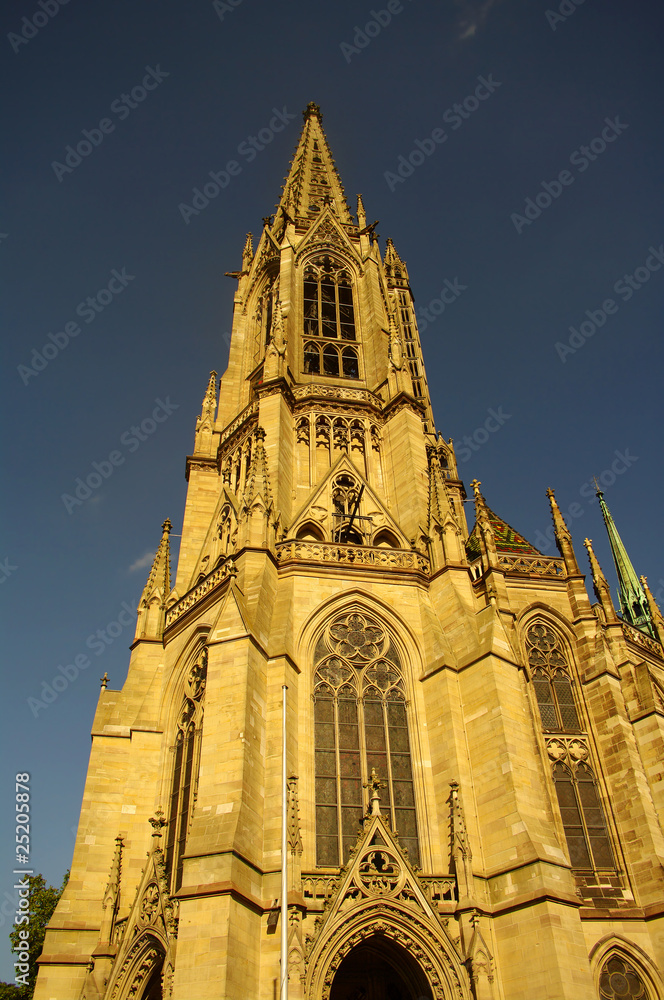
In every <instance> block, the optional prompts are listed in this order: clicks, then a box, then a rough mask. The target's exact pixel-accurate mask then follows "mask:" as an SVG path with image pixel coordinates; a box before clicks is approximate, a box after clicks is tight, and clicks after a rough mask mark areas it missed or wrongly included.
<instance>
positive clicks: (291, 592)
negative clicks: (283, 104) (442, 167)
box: [35, 104, 664, 1000]
mask: <svg viewBox="0 0 664 1000" xmlns="http://www.w3.org/2000/svg"><path fill="white" fill-rule="evenodd" d="M238 250H239V248H238ZM231 277H232V278H233V279H234V280H236V282H237V290H236V293H235V298H234V314H233V327H232V338H231V345H230V354H229V361H228V367H227V369H226V371H225V373H224V374H223V375H222V377H221V379H220V380H218V378H217V375H216V373H215V372H212V373H211V375H210V379H209V383H208V385H207V389H206V391H205V394H204V398H203V403H202V409H201V413H200V416H199V417H198V419H197V420H196V426H195V439H194V446H193V451H192V454H191V455H190V456H189V457H188V458H187V479H188V492H187V500H186V507H185V511H184V519H183V526H182V543H181V548H180V554H179V559H178V565H177V570H176V573H175V579H174V581H173V580H172V579H171V565H170V550H169V534H170V532H171V528H172V525H171V522H170V521H169V520H167V521H165V522H164V525H163V533H162V537H161V542H160V544H159V547H158V550H157V553H156V555H155V558H154V564H153V566H152V569H151V572H150V574H149V577H148V581H147V584H146V586H145V589H144V591H143V594H142V597H141V600H140V604H139V608H138V617H137V625H136V635H135V639H134V642H133V645H132V647H131V660H130V665H129V671H128V676H127V679H126V681H125V683H124V686H123V687H122V690H112V689H111V688H110V687H108V686H107V684H106V683H105V682H104V683H103V684H102V690H101V693H100V697H99V703H98V707H97V711H96V714H95V718H94V722H93V727H92V748H91V754H90V762H89V768H88V774H87V780H86V785H85V792H84V797H83V803H82V808H81V816H80V821H79V826H78V833H77V837H76V844H75V850H74V857H73V862H72V870H71V877H70V880H69V883H68V885H67V887H66V889H65V892H64V894H63V896H62V898H61V900H60V903H59V904H58V907H57V909H56V911H55V914H54V916H53V918H52V920H51V923H50V925H49V929H48V931H47V933H46V939H45V945H44V950H43V953H42V956H41V959H40V971H39V976H38V980H37V986H36V992H35V998H36V1000H102V998H103V1000H130V998H131V1000H167V998H168V1000H282V998H285V997H286V995H288V996H289V997H290V998H291V1000H622V998H628V1000H664V979H663V978H662V970H664V867H663V866H664V832H663V830H664V650H663V645H664V618H663V617H662V614H661V612H660V610H659V609H658V607H657V605H656V603H655V601H654V599H653V597H652V595H651V593H650V591H649V589H648V586H647V582H646V580H645V578H643V577H641V578H640V579H639V577H638V576H637V575H636V573H635V571H634V569H633V567H632V564H631V562H630V560H629V557H628V555H627V552H626V551H625V548H624V546H623V544H622V541H621V539H620V535H619V534H618V531H617V529H616V526H615V524H614V522H613V519H612V518H611V514H610V512H609V510H608V508H607V506H606V504H605V503H604V499H603V497H602V496H601V494H600V508H601V510H602V512H603V515H604V520H605V523H606V527H607V529H608V531H609V538H610V541H611V546H612V551H613V554H614V557H615V562H616V570H617V573H618V579H619V583H620V590H619V601H618V602H617V604H618V605H619V606H616V605H614V602H613V599H612V596H611V592H610V588H609V586H608V584H607V581H606V578H605V576H604V574H603V571H602V568H601V567H600V565H599V563H598V561H597V559H596V557H595V554H594V552H593V548H592V544H591V542H590V541H589V540H588V539H586V541H585V546H586V548H587V556H588V558H589V561H590V571H591V577H592V589H593V593H592V594H590V593H589V590H588V588H587V587H586V583H585V576H584V571H583V570H582V568H581V565H580V564H581V562H582V560H581V558H580V555H581V553H579V552H578V551H575V548H574V546H573V543H572V538H571V535H570V532H569V530H568V528H567V526H566V524H565V521H564V519H563V517H562V515H561V513H560V510H559V508H558V505H557V503H556V499H555V496H554V494H553V491H552V490H551V489H549V490H548V491H547V492H548V501H549V505H550V510H551V517H552V520H553V526H554V529H555V533H556V540H557V545H558V550H559V555H558V556H555V557H553V556H547V555H543V554H541V553H540V552H538V551H537V549H536V548H534V547H533V546H532V545H531V544H530V543H529V542H528V541H527V540H526V539H525V538H524V537H523V536H522V535H521V534H520V533H519V532H518V530H516V529H515V528H513V527H511V526H510V524H509V523H508V522H507V521H506V520H503V518H502V517H501V516H499V515H498V514H497V513H496V512H494V511H493V509H492V507H491V492H490V491H491V486H490V484H488V483H487V484H485V485H484V486H482V484H480V483H479V482H477V481H473V482H472V483H469V484H468V493H469V496H467V492H466V487H465V486H464V484H463V483H462V482H461V480H460V479H459V477H458V472H457V463H456V459H455V452H454V446H453V443H452V441H451V440H447V439H445V437H444V436H443V435H442V434H441V433H439V432H438V430H437V429H436V427H435V424H434V417H433V412H432V407H431V402H430V396H429V390H428V387H427V377H426V371H425V366H424V359H423V357H422V351H421V346H420V340H419V334H418V329H417V324H416V320H415V311H414V301H413V296H412V293H411V289H410V281H409V275H408V269H407V266H406V263H405V261H404V260H403V259H402V258H401V257H400V256H399V253H398V251H397V249H396V248H395V246H394V244H393V242H392V241H391V240H389V239H388V240H387V246H386V249H385V252H384V254H383V253H381V250H380V248H379V244H378V239H377V236H376V233H375V223H374V224H367V215H366V212H365V208H364V205H363V201H362V198H361V196H358V197H357V204H356V206H355V214H353V212H352V211H351V208H350V206H349V204H348V202H347V200H346V196H345V194H344V188H343V185H342V183H341V179H340V176H339V174H338V172H337V169H336V166H335V163H334V159H333V157H332V153H331V150H330V147H329V145H328V142H327V139H326V136H325V133H324V131H323V127H322V115H321V111H320V109H319V108H318V106H317V105H315V104H309V105H308V107H307V108H306V110H305V112H304V125H303V129H302V133H301V136H300V139H299V142H298V145H297V149H296V151H295V155H294V157H293V160H292V162H291V164H290V168H289V172H288V176H287V178H286V181H285V183H284V187H283V191H282V194H281V198H280V201H279V204H278V207H277V209H276V214H275V215H272V216H268V217H266V218H265V219H264V220H263V231H262V233H261V235H260V239H258V241H257V245H256V246H255V248H254V243H253V240H252V237H251V235H249V236H248V237H247V240H246V243H245V246H244V249H243V251H242V259H241V266H240V268H239V270H237V271H235V272H232V274H231ZM201 388H202V389H203V386H201ZM544 485H546V484H544ZM542 502H543V503H544V502H546V501H545V500H544V498H543V500H542ZM473 506H474V526H473V527H472V530H470V531H469V527H468V524H467V519H466V512H467V511H468V512H470V510H469V508H472V507H473ZM504 513H506V514H507V515H508V516H509V512H504ZM585 559H586V556H585V553H584V558H583V562H584V563H585ZM284 687H286V688H287V692H286V695H287V697H286V699H285V711H284V709H283V688H284ZM282 715H283V716H285V725H283V726H282V723H283V719H282ZM282 732H284V733H285V734H286V735H285V740H282ZM282 742H283V743H284V746H285V763H286V771H285V780H284V769H283V763H282ZM282 808H284V809H285V814H286V822H285V824H283V823H282ZM282 826H283V827H284V829H283V830H282ZM282 836H285V844H286V851H285V856H284V852H283V851H282ZM282 860H283V862H284V863H285V875H286V879H287V892H282ZM284 916H285V917H286V919H285V920H284ZM283 942H285V947H284V944H283Z"/></svg>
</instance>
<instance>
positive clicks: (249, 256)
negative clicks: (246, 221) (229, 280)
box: [242, 233, 254, 271]
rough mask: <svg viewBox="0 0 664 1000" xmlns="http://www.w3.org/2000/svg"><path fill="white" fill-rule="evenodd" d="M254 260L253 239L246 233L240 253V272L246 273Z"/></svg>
mask: <svg viewBox="0 0 664 1000" xmlns="http://www.w3.org/2000/svg"><path fill="white" fill-rule="evenodd" d="M253 259H254V244H253V237H252V234H251V233H247V239H246V242H245V244H244V250H243V251H242V270H243V271H248V270H249V268H250V267H251V262H252V260H253Z"/></svg>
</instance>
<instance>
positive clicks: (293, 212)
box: [277, 102, 353, 225]
mask: <svg viewBox="0 0 664 1000" xmlns="http://www.w3.org/2000/svg"><path fill="white" fill-rule="evenodd" d="M302 114H303V117H304V127H303V129H302V133H301V135H300V140H299V142H298V145H297V149H296V150H295V155H294V157H293V160H292V162H291V165H290V169H289V171H288V175H287V177H286V181H285V183H284V188H283V191H282V194H281V199H280V201H279V205H278V209H277V214H278V215H279V214H281V215H288V216H289V217H290V218H291V219H292V220H293V221H296V220H297V221H298V222H304V223H311V222H313V221H314V219H315V218H316V217H317V215H318V214H319V213H320V211H321V210H322V209H323V208H324V207H325V205H328V204H329V205H330V207H331V209H332V211H333V212H334V214H335V215H336V217H337V219H338V220H339V221H340V222H342V223H346V224H348V225H353V219H352V217H351V212H350V208H349V206H348V202H347V201H346V195H345V193H344V188H343V184H342V183H341V178H340V176H339V173H338V171H337V168H336V166H335V163H334V158H333V156H332V153H331V151H330V147H329V145H328V142H327V138H326V136H325V133H324V132H323V126H322V121H323V116H322V114H321V110H320V108H319V107H318V105H317V104H314V103H313V102H310V103H309V104H308V105H307V107H306V108H305V110H304V111H303V112H302Z"/></svg>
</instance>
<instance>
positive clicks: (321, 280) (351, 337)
mask: <svg viewBox="0 0 664 1000" xmlns="http://www.w3.org/2000/svg"><path fill="white" fill-rule="evenodd" d="M304 338H305V345H304V371H305V373H307V374H310V375H318V374H322V375H327V376H330V377H332V378H339V377H342V378H354V379H357V378H359V377H360V359H359V350H358V348H356V347H354V348H348V347H346V348H344V346H343V341H355V340H356V339H357V338H356V330H355V308H354V305H353V285H352V279H351V274H350V271H349V269H348V268H347V267H344V265H343V264H342V263H341V262H340V261H338V260H336V259H335V258H333V257H330V256H329V255H328V254H320V255H319V256H317V257H314V258H312V259H311V260H310V261H309V262H308V263H307V265H306V267H305V271H304Z"/></svg>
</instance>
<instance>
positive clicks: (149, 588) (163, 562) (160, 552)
mask: <svg viewBox="0 0 664 1000" xmlns="http://www.w3.org/2000/svg"><path fill="white" fill-rule="evenodd" d="M161 527H162V536H161V541H160V543H159V548H158V549H157V552H156V554H155V557H154V562H153V563H152V569H151V570H150V575H149V576H148V582H147V583H146V585H145V588H144V590H143V593H142V595H141V600H140V602H139V605H138V621H137V622H136V638H137V639H161V638H162V636H163V633H164V617H165V611H166V601H167V599H168V595H169V594H170V592H171V548H170V542H169V535H170V533H171V529H172V527H173V525H172V524H171V522H170V520H169V519H168V518H166V520H165V521H164V523H163V524H162V526H161Z"/></svg>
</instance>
